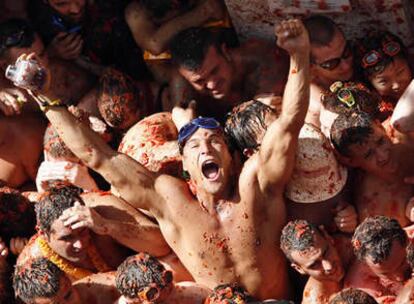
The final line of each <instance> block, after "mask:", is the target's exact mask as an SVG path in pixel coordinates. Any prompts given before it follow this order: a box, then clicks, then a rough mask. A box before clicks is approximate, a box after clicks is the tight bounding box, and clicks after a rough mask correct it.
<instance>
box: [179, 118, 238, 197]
mask: <svg viewBox="0 0 414 304" xmlns="http://www.w3.org/2000/svg"><path fill="white" fill-rule="evenodd" d="M178 144H179V147H180V151H181V153H182V156H183V169H184V171H187V172H188V174H189V175H190V179H191V181H192V183H193V184H194V185H195V187H196V188H197V189H202V190H203V191H206V192H207V193H209V194H213V195H219V196H220V195H221V194H224V193H225V192H227V191H228V190H229V187H230V186H231V183H230V182H231V178H232V174H233V170H232V169H233V168H232V165H233V163H232V155H231V153H230V150H229V147H228V144H227V141H226V137H225V134H224V132H223V129H222V128H221V126H220V124H219V122H218V121H216V120H215V119H214V118H205V117H199V118H196V119H193V120H192V121H191V122H189V123H188V124H186V125H185V126H183V127H182V128H181V129H180V132H179V135H178Z"/></svg>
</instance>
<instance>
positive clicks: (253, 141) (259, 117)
mask: <svg viewBox="0 0 414 304" xmlns="http://www.w3.org/2000/svg"><path fill="white" fill-rule="evenodd" d="M277 117H278V114H277V112H276V110H275V109H273V108H271V107H270V106H268V105H266V104H264V103H262V102H260V101H258V100H250V101H246V102H244V103H242V104H240V105H238V106H236V107H234V108H233V110H232V112H231V113H229V114H228V116H227V120H226V125H225V132H226V134H227V135H228V136H229V137H230V138H231V140H232V142H234V144H235V146H236V147H237V148H238V149H239V150H240V152H242V153H243V154H244V155H245V156H247V157H249V156H251V155H252V154H253V153H254V152H255V151H256V150H258V148H259V147H260V145H261V143H262V139H263V137H264V134H265V133H266V130H267V128H268V126H269V125H270V124H271V123H272V122H273V121H274V120H275V119H277Z"/></svg>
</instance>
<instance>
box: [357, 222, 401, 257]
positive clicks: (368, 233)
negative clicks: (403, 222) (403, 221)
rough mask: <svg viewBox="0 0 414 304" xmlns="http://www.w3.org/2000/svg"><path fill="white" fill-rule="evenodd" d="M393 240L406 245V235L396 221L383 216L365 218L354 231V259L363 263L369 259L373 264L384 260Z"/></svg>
mask: <svg viewBox="0 0 414 304" xmlns="http://www.w3.org/2000/svg"><path fill="white" fill-rule="evenodd" d="M394 240H397V241H399V242H400V244H401V245H402V246H405V245H406V243H407V235H406V234H405V231H404V230H403V229H402V228H401V226H400V224H399V223H398V221H397V220H395V219H391V218H388V217H385V216H375V217H368V218H366V219H365V220H364V221H363V222H362V223H361V224H360V225H359V226H358V227H357V228H356V229H355V233H354V236H353V237H352V245H353V247H354V253H355V255H356V257H357V258H358V259H359V260H360V261H363V260H364V259H365V258H366V257H370V258H371V259H372V261H373V262H374V263H375V264H378V263H381V262H383V261H384V260H386V259H387V258H388V257H389V255H390V252H391V246H392V243H393V241H394Z"/></svg>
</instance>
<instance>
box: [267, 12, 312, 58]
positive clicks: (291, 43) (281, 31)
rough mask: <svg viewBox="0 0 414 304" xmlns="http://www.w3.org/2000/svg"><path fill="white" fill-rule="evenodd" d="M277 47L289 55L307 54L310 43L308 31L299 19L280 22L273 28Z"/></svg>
mask: <svg viewBox="0 0 414 304" xmlns="http://www.w3.org/2000/svg"><path fill="white" fill-rule="evenodd" d="M275 35H276V37H277V45H278V46H279V47H281V48H282V49H284V50H286V51H287V52H288V53H289V54H290V55H292V54H295V53H303V52H309V50H310V42H309V35H308V31H307V29H306V28H305V26H304V25H303V23H302V21H301V20H299V19H290V20H284V21H282V22H280V23H279V24H278V25H276V27H275Z"/></svg>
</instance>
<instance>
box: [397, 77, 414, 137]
mask: <svg viewBox="0 0 414 304" xmlns="http://www.w3.org/2000/svg"><path fill="white" fill-rule="evenodd" d="M391 125H392V126H393V128H394V129H396V130H398V131H399V132H401V133H409V132H413V131H414V80H412V81H411V83H410V85H409V86H408V87H407V89H406V90H405V92H404V94H403V95H402V96H401V98H400V99H399V100H398V103H397V105H396V106H395V109H394V112H393V114H392V116H391Z"/></svg>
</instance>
